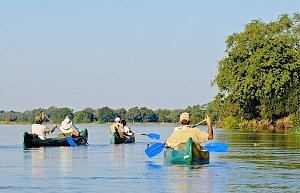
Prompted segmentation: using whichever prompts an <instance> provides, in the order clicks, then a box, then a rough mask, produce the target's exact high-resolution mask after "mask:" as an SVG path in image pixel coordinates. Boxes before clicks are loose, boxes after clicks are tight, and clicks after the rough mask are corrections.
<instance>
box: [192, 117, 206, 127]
mask: <svg viewBox="0 0 300 193" xmlns="http://www.w3.org/2000/svg"><path fill="white" fill-rule="evenodd" d="M205 121H206V119H203V120H202V121H200V122H199V123H197V124H196V125H193V127H197V126H198V125H200V124H201V123H204V122H205Z"/></svg>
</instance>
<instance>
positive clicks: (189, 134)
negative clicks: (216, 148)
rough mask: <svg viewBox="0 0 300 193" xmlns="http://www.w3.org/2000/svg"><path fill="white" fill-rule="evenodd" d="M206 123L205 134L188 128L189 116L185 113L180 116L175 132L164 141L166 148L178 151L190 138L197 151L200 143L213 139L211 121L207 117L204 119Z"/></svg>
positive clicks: (200, 146) (193, 128)
mask: <svg viewBox="0 0 300 193" xmlns="http://www.w3.org/2000/svg"><path fill="white" fill-rule="evenodd" d="M205 121H206V123H207V132H205V131H202V130H200V129H198V128H196V127H193V126H190V125H189V124H190V115H189V113H187V112H184V113H181V115H180V124H181V126H180V127H177V128H176V129H175V131H174V132H173V133H172V134H171V136H170V137H169V138H167V140H166V144H167V146H168V147H171V148H173V149H180V148H181V147H182V146H184V145H185V143H186V142H187V140H188V139H189V138H192V139H193V141H194V143H195V144H196V145H197V148H198V149H201V148H202V145H201V143H202V142H205V141H207V140H212V139H213V129H212V121H211V118H210V117H209V116H206V117H205Z"/></svg>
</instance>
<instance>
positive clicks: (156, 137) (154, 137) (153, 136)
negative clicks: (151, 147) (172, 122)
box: [137, 133, 160, 140]
mask: <svg viewBox="0 0 300 193" xmlns="http://www.w3.org/2000/svg"><path fill="white" fill-rule="evenodd" d="M137 134H140V135H146V136H148V137H149V138H151V139H157V140H159V138H160V135H159V134H156V133H149V134H145V133H137Z"/></svg>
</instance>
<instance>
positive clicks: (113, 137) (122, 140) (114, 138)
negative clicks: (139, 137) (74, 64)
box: [110, 132, 135, 144]
mask: <svg viewBox="0 0 300 193" xmlns="http://www.w3.org/2000/svg"><path fill="white" fill-rule="evenodd" d="M134 142H135V135H134V134H133V135H132V136H131V137H130V138H121V137H120V135H119V133H118V132H114V133H112V134H111V137H110V143H112V144H121V143H134Z"/></svg>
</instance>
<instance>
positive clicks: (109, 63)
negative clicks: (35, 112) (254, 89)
mask: <svg viewBox="0 0 300 193" xmlns="http://www.w3.org/2000/svg"><path fill="white" fill-rule="evenodd" d="M299 10H300V2H299V1H297V0H285V1H282V0H281V1H279V0H263V1H261V0H251V1H242V0H227V1H220V0H211V1H201V0H186V1H179V0H151V1H150V0H148V1H146V0H139V1H138V0H127V1H126V0H114V1H112V0H87V1H83V0H81V1H79V0H51V1H46V0H35V1H32V0H26V1H23V0H18V1H17V0H2V1H1V2H0V89H1V94H0V110H5V111H9V110H16V111H25V110H32V109H35V108H49V107H50V106H56V107H68V108H71V109H74V110H75V111H78V110H83V109H84V108H86V107H91V108H93V109H97V108H101V107H104V106H108V107H110V108H113V109H117V108H125V109H127V110H128V108H131V107H135V106H138V107H147V108H151V109H153V110H155V109H158V108H167V109H177V108H181V109H182V108H186V107H187V106H193V105H197V104H205V103H208V102H211V101H212V100H213V98H214V96H216V94H217V92H218V90H217V88H216V87H215V86H214V87H212V86H211V84H210V83H211V81H212V80H213V79H214V77H215V76H216V75H217V69H218V61H219V60H221V59H222V58H223V57H224V56H225V52H224V51H225V40H226V37H228V36H229V35H231V34H232V33H234V32H241V31H243V29H244V26H245V24H247V23H249V22H250V21H251V20H254V19H261V20H263V21H265V22H268V21H270V20H276V19H277V18H278V16H279V15H281V14H285V13H286V14H290V15H291V14H293V13H295V12H297V11H299Z"/></svg>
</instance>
